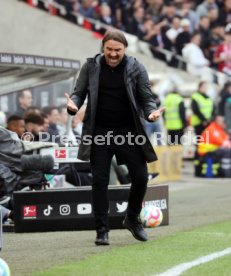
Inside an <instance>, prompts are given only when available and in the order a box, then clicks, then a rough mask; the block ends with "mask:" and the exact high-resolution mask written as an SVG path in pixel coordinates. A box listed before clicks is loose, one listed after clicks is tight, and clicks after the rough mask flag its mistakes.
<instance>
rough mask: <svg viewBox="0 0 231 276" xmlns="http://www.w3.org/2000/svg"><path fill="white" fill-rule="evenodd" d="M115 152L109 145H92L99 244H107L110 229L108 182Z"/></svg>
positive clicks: (94, 200) (96, 225) (94, 203)
mask: <svg viewBox="0 0 231 276" xmlns="http://www.w3.org/2000/svg"><path fill="white" fill-rule="evenodd" d="M112 156H113V153H112V151H111V150H110V149H109V148H108V147H107V145H95V144H93V145H92V150H91V160H90V161H91V168H92V177H93V183H92V204H93V210H94V216H95V227H96V231H97V239H96V244H97V245H101V244H102V245H107V244H109V242H108V236H107V233H108V231H109V225H108V209H109V199H108V183H109V175H110V166H111V160H112ZM105 233H106V234H105Z"/></svg>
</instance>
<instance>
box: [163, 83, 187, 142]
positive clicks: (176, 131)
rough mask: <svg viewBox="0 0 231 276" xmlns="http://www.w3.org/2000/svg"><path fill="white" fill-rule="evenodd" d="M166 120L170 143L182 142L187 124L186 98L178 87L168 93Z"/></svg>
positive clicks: (165, 101)
mask: <svg viewBox="0 0 231 276" xmlns="http://www.w3.org/2000/svg"><path fill="white" fill-rule="evenodd" d="M164 106H165V111H164V122H165V127H166V129H167V132H168V144H169V145H177V144H181V137H182V136H183V135H184V130H185V128H186V126H187V122H186V115H185V106H184V99H183V97H182V96H181V95H180V94H179V92H178V91H177V88H174V90H173V91H172V92H170V93H168V94H167V96H166V98H165V100H164Z"/></svg>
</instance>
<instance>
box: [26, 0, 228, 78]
mask: <svg viewBox="0 0 231 276" xmlns="http://www.w3.org/2000/svg"><path fill="white" fill-rule="evenodd" d="M25 1H27V2H31V0H25ZM32 2H33V1H32ZM48 3H49V5H48ZM52 3H53V5H52ZM55 4H56V5H55ZM38 7H39V8H42V9H45V10H49V11H50V12H51V13H52V14H55V15H60V16H62V17H64V18H66V19H67V20H70V21H72V22H74V23H76V24H78V25H81V26H83V27H85V28H87V29H90V30H92V31H95V32H97V33H98V34H101V35H103V34H104V33H105V31H106V29H107V27H115V28H118V29H120V30H123V31H125V32H127V33H130V34H133V35H135V36H137V37H138V38H139V39H140V40H141V41H145V42H148V43H149V44H150V50H151V52H152V54H153V55H154V57H156V58H159V59H161V60H163V61H165V62H167V63H168V64H169V65H170V66H173V67H182V68H184V67H185V64H183V65H182V63H180V64H179V58H176V56H183V57H184V59H185V61H186V62H187V63H188V65H187V66H188V67H189V68H187V69H188V71H189V72H190V73H192V74H194V75H197V76H200V74H201V72H202V71H203V67H210V68H212V69H215V70H219V71H220V72H223V73H225V74H228V75H230V74H231V25H230V24H231V0H197V1H191V0H117V1H115V0H98V1H96V0H53V1H46V0H38ZM60 7H64V9H63V8H60ZM86 19H89V20H86ZM92 20H93V21H94V20H96V21H94V22H93V21H92ZM96 22H98V23H96ZM99 23H100V24H99ZM162 50H168V51H170V53H171V55H166V54H165V52H164V51H162ZM195 57H196V58H195ZM215 81H216V80H215Z"/></svg>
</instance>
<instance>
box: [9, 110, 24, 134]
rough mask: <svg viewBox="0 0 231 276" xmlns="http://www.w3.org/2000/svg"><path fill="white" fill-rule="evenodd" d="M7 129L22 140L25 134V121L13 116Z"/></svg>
mask: <svg viewBox="0 0 231 276" xmlns="http://www.w3.org/2000/svg"><path fill="white" fill-rule="evenodd" d="M7 129H9V130H11V131H13V132H15V133H16V134H17V135H18V137H19V138H20V139H21V137H22V135H23V133H24V132H25V121H24V119H23V118H22V117H20V116H18V115H12V116H10V117H9V118H8V119H7Z"/></svg>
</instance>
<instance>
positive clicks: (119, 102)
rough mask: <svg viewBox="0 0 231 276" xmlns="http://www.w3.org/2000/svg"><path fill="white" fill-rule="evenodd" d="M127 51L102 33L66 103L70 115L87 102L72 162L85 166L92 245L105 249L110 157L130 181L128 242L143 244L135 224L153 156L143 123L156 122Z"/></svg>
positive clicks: (140, 71) (142, 76)
mask: <svg viewBox="0 0 231 276" xmlns="http://www.w3.org/2000/svg"><path fill="white" fill-rule="evenodd" d="M127 46H128V43H127V40H126V38H125V36H124V34H123V33H122V32H120V31H114V30H113V31H108V32H107V33H106V34H105V36H104V38H103V41H102V49H103V54H99V55H96V56H95V57H94V58H90V59H88V60H87V62H86V63H85V64H84V65H83V67H82V69H81V71H80V74H79V77H78V79H77V82H76V86H75V89H74V93H73V94H72V95H71V97H69V95H68V94H66V98H67V109H68V112H69V113H70V114H72V115H74V114H76V112H77V111H78V110H79V108H80V107H81V106H82V105H83V103H84V101H85V98H86V96H87V97H88V101H87V108H86V113H85V117H84V119H83V131H82V140H81V144H80V148H79V153H78V158H79V159H82V160H89V159H90V163H91V168H92V175H93V184H92V196H93V197H92V200H93V211H94V215H95V226H96V232H97V236H96V241H95V243H96V245H108V244H109V239H108V231H109V224H108V210H109V200H108V182H109V174H110V166H111V160H112V157H113V156H114V155H115V156H116V159H117V162H118V164H125V165H127V167H128V169H129V174H130V176H131V181H132V185H131V189H130V194H129V199H128V208H127V215H126V218H125V220H124V222H123V225H124V227H125V228H127V229H128V230H129V231H131V233H132V234H133V236H134V237H135V238H136V239H138V240H140V241H146V240H147V239H148V238H147V234H146V232H145V231H144V229H143V226H142V224H141V222H140V220H139V214H140V211H141V208H142V201H143V198H144V195H145V193H146V188H147V180H148V179H147V164H146V162H152V161H155V160H156V159H157V158H156V155H155V152H154V151H153V147H152V145H151V143H150V142H149V140H148V137H147V135H146V133H145V127H144V119H146V120H148V121H155V120H157V119H158V118H159V117H160V116H161V113H162V109H160V110H156V104H155V102H154V100H153V97H152V92H151V88H150V83H149V79H148V74H147V72H146V70H145V68H144V66H143V65H142V64H141V63H139V62H138V61H137V60H136V59H135V58H133V57H128V56H127V55H125V50H126V47H127Z"/></svg>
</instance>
